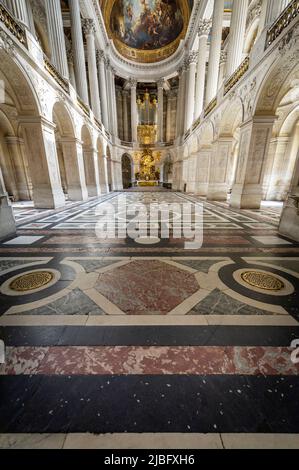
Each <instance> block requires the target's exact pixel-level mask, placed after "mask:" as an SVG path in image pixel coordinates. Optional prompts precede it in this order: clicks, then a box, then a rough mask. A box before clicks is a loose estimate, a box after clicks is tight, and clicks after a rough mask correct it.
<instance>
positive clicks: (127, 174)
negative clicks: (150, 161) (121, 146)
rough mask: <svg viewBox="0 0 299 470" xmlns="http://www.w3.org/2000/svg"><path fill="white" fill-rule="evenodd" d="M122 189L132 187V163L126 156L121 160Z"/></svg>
mask: <svg viewBox="0 0 299 470" xmlns="http://www.w3.org/2000/svg"><path fill="white" fill-rule="evenodd" d="M121 169H122V182H123V188H124V189H128V188H131V187H132V161H131V158H130V156H129V155H128V154H126V153H125V154H124V155H123V156H122V159H121Z"/></svg>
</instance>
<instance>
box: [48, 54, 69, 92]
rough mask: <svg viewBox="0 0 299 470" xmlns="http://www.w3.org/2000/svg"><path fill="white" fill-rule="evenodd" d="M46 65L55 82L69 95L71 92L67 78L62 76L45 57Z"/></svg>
mask: <svg viewBox="0 0 299 470" xmlns="http://www.w3.org/2000/svg"><path fill="white" fill-rule="evenodd" d="M44 64H45V69H46V70H47V71H48V72H49V74H50V75H51V76H52V77H53V78H54V80H55V81H56V82H57V83H58V85H60V86H61V88H63V89H64V91H66V92H67V93H69V92H70V88H69V83H68V81H67V80H65V78H63V77H62V75H60V73H59V72H58V70H57V69H56V67H55V66H54V65H53V64H52V63H51V62H50V60H49V59H48V57H46V56H44Z"/></svg>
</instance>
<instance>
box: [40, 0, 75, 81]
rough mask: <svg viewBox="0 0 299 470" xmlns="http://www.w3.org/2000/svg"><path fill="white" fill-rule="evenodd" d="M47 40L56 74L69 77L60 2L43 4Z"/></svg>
mask: <svg viewBox="0 0 299 470" xmlns="http://www.w3.org/2000/svg"><path fill="white" fill-rule="evenodd" d="M45 7H46V13H47V23H48V29H49V39H50V46H51V52H52V57H51V61H52V63H53V65H55V67H56V68H57V70H58V72H60V74H61V75H62V76H63V77H64V78H68V77H69V70H68V64H67V55H66V47H65V39H64V30H63V22H62V14H61V5H60V0H51V1H50V2H45Z"/></svg>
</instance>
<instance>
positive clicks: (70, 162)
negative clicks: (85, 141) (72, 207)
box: [60, 138, 88, 201]
mask: <svg viewBox="0 0 299 470" xmlns="http://www.w3.org/2000/svg"><path fill="white" fill-rule="evenodd" d="M60 143H61V147H62V153H63V159H64V162H65V172H66V180H67V188H68V196H69V199H70V201H86V200H87V199H88V193H87V188H86V181H85V170H84V161H83V149H82V142H81V141H80V140H78V139H75V138H62V139H60Z"/></svg>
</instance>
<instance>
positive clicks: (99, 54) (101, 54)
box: [96, 49, 105, 63]
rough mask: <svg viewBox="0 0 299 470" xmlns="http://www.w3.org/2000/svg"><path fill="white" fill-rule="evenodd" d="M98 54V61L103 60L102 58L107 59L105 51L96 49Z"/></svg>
mask: <svg viewBox="0 0 299 470" xmlns="http://www.w3.org/2000/svg"><path fill="white" fill-rule="evenodd" d="M96 56H97V62H98V63H99V62H101V61H102V60H105V52H104V51H102V50H100V49H98V50H97V51H96Z"/></svg>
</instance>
